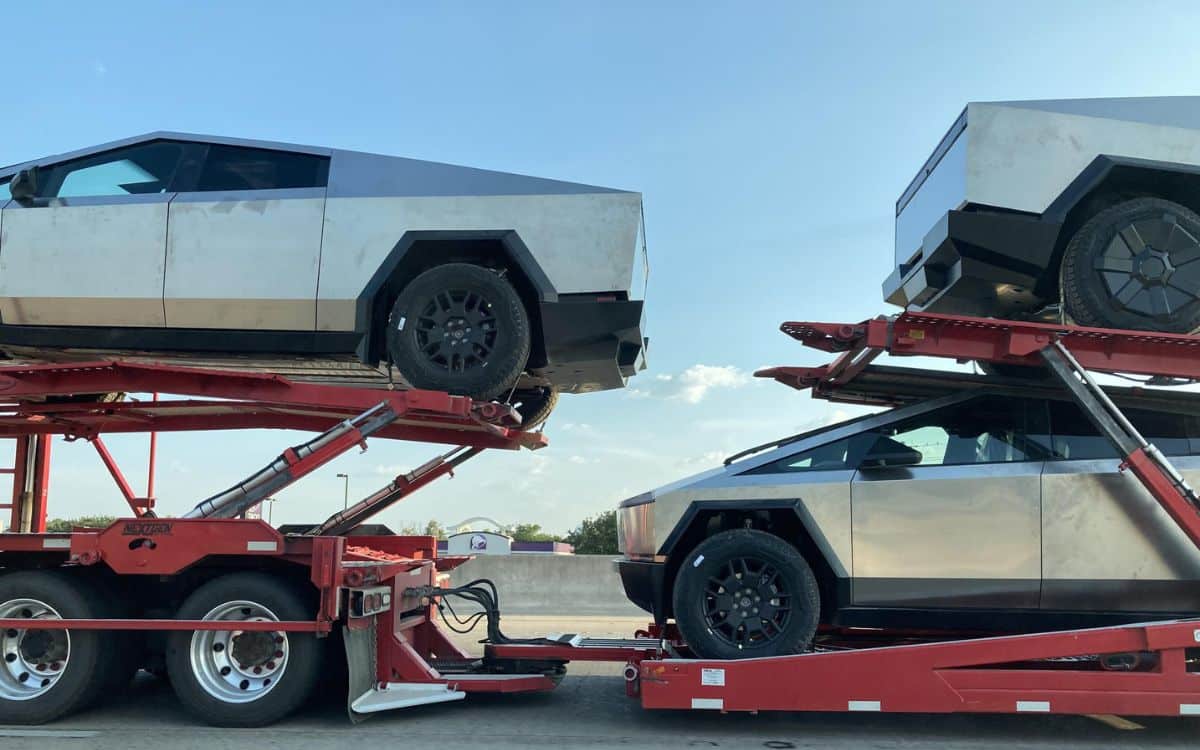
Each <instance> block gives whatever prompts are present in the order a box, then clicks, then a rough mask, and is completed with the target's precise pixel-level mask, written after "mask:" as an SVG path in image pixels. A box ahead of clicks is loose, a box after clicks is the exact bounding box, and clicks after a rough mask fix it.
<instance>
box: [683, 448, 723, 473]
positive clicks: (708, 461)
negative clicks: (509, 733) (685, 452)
mask: <svg viewBox="0 0 1200 750" xmlns="http://www.w3.org/2000/svg"><path fill="white" fill-rule="evenodd" d="M733 452H734V451H705V452H703V453H700V454H698V455H694V456H685V457H683V458H681V459H679V462H678V463H679V465H680V466H682V467H684V468H689V469H690V468H694V467H697V466H699V467H711V466H716V465H718V464H720V463H721V462H722V461H724V460H725V457H726V456H728V455H729V454H730V453H733Z"/></svg>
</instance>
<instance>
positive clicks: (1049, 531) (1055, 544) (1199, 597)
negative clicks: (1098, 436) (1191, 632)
mask: <svg viewBox="0 0 1200 750" xmlns="http://www.w3.org/2000/svg"><path fill="white" fill-rule="evenodd" d="M1171 460H1172V462H1173V463H1175V465H1176V467H1177V468H1179V469H1180V470H1181V471H1182V472H1183V473H1184V476H1185V477H1186V478H1187V479H1188V481H1189V482H1191V483H1193V486H1195V485H1196V484H1197V482H1198V481H1200V457H1195V456H1177V457H1172V459H1171ZM1042 498H1043V512H1042V542H1043V548H1044V553H1043V577H1044V579H1045V584H1044V590H1043V594H1042V606H1043V607H1045V608H1048V609H1072V610H1076V609H1082V610H1091V609H1121V608H1125V609H1136V610H1139V611H1153V610H1163V611H1176V612H1177V611H1181V610H1189V609H1192V610H1194V609H1197V608H1200V550H1197V549H1196V546H1195V545H1194V544H1192V542H1191V541H1189V540H1188V538H1187V537H1186V536H1185V535H1184V533H1183V531H1182V530H1180V528H1179V526H1178V525H1176V523H1175V522H1174V521H1172V520H1171V518H1170V516H1168V515H1167V512H1166V511H1165V510H1163V508H1162V507H1161V506H1160V505H1159V504H1158V503H1157V502H1156V501H1155V500H1154V498H1153V497H1151V496H1150V493H1149V492H1147V491H1146V489H1145V488H1144V487H1143V486H1142V485H1141V483H1140V482H1139V481H1138V480H1137V478H1136V477H1134V476H1133V475H1132V473H1131V472H1121V471H1119V470H1118V468H1117V461H1116V460H1115V459H1100V460H1083V461H1050V462H1047V463H1046V468H1045V472H1044V474H1043V477H1042ZM1168 582H1186V585H1184V586H1173V585H1166V584H1167V583H1168Z"/></svg>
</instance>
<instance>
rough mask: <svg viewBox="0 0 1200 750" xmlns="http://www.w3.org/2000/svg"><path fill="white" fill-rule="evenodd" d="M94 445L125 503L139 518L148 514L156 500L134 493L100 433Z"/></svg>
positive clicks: (93, 440)
mask: <svg viewBox="0 0 1200 750" xmlns="http://www.w3.org/2000/svg"><path fill="white" fill-rule="evenodd" d="M92 447H93V448H95V449H96V453H97V454H98V455H99V456H100V461H101V463H103V464H104V468H106V469H108V473H109V476H111V477H112V479H113V482H114V483H116V485H117V489H118V490H119V491H120V493H121V495H122V496H123V497H124V498H125V504H126V505H128V506H129V509H130V510H131V511H133V515H135V516H137V517H139V518H140V517H142V516H144V515H146V512H147V511H149V510H150V509H152V508H153V507H154V501H153V500H152V499H150V498H141V497H138V496H137V495H135V494H134V493H133V488H132V487H130V486H129V482H128V481H126V480H125V475H124V474H123V473H121V467H120V466H117V462H116V459H114V458H113V456H112V454H111V453H109V452H108V446H107V445H105V444H104V441H103V440H101V439H100V436H99V435H97V436H96V437H95V438H93V439H92ZM152 460H153V457H152Z"/></svg>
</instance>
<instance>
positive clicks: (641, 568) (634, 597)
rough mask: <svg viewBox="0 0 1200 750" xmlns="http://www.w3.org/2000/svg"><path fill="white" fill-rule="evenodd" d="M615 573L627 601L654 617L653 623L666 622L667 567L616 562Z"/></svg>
mask: <svg viewBox="0 0 1200 750" xmlns="http://www.w3.org/2000/svg"><path fill="white" fill-rule="evenodd" d="M617 572H618V573H620V575H621V585H622V586H624V587H625V596H627V597H629V601H631V602H633V603H634V604H636V605H638V606H639V607H641V608H642V609H644V610H646V611H647V612H649V613H650V614H652V615H654V621H655V622H657V623H663V622H666V619H667V617H668V616H669V615H670V607H669V606H668V604H667V601H666V585H665V582H666V577H667V566H666V565H665V564H664V563H658V562H642V561H641V560H618V561H617Z"/></svg>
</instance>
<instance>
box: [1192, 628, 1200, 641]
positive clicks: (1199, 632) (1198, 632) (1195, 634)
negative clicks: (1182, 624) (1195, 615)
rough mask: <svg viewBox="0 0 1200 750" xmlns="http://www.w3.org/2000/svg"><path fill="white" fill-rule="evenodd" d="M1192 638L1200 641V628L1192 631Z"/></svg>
mask: <svg viewBox="0 0 1200 750" xmlns="http://www.w3.org/2000/svg"><path fill="white" fill-rule="evenodd" d="M1192 640H1193V641H1195V642H1196V643H1200V630H1193V631H1192Z"/></svg>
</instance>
